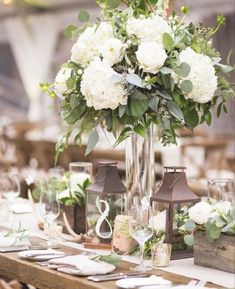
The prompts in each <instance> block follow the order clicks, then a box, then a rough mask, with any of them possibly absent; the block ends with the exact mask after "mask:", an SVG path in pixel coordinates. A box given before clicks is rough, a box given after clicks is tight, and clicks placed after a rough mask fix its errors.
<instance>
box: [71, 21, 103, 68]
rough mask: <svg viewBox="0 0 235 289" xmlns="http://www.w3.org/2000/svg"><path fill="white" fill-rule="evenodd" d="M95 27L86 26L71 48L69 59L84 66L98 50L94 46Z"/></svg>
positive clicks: (97, 53)
mask: <svg viewBox="0 0 235 289" xmlns="http://www.w3.org/2000/svg"><path fill="white" fill-rule="evenodd" d="M95 28H96V26H93V27H88V28H87V29H86V30H85V31H84V32H83V33H82V34H81V35H80V36H79V38H78V40H77V42H76V43H75V44H74V45H73V47H72V50H71V53H72V55H71V60H72V61H74V62H76V63H78V64H81V65H82V66H84V67H86V66H87V65H88V64H89V63H90V62H91V61H92V60H93V59H94V58H95V56H97V55H99V52H98V50H97V48H96V46H95V42H94V37H95Z"/></svg>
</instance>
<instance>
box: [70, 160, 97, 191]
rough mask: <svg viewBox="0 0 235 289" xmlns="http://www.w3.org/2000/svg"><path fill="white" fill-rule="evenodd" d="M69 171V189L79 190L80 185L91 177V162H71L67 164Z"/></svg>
mask: <svg viewBox="0 0 235 289" xmlns="http://www.w3.org/2000/svg"><path fill="white" fill-rule="evenodd" d="M69 172H70V191H71V192H72V193H74V192H80V191H81V188H80V186H83V183H84V182H85V181H86V180H87V179H89V180H91V178H92V163H89V162H73V163H70V164H69Z"/></svg>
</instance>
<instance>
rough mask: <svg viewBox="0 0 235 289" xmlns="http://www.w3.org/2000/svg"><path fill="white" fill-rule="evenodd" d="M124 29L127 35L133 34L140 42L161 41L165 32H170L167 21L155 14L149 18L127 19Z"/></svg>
mask: <svg viewBox="0 0 235 289" xmlns="http://www.w3.org/2000/svg"><path fill="white" fill-rule="evenodd" d="M126 30H127V34H128V35H129V36H132V35H135V36H136V37H137V38H139V39H140V40H141V41H142V42H143V41H154V40H156V41H158V42H159V43H162V36H163V34H164V33H165V32H167V33H170V34H171V32H172V31H171V28H170V26H169V25H168V23H167V21H166V20H165V19H164V18H163V17H161V16H159V15H157V14H155V15H153V16H152V17H149V18H143V19H142V18H141V19H136V18H130V19H128V21H127V26H126Z"/></svg>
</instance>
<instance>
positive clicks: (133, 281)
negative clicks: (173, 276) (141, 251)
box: [116, 275, 172, 289]
mask: <svg viewBox="0 0 235 289" xmlns="http://www.w3.org/2000/svg"><path fill="white" fill-rule="evenodd" d="M171 284H172V282H171V281H169V280H166V279H163V278H162V277H160V276H156V275H152V276H150V277H148V278H146V277H145V278H137V277H135V278H127V279H121V280H118V281H117V282H116V285H117V287H120V288H132V287H133V288H134V287H138V288H141V289H144V287H146V289H147V288H148V289H149V288H152V289H154V288H156V286H157V288H160V287H161V286H165V285H171ZM158 286H159V287H158Z"/></svg>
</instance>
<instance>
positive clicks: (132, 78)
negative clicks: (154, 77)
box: [126, 73, 145, 88]
mask: <svg viewBox="0 0 235 289" xmlns="http://www.w3.org/2000/svg"><path fill="white" fill-rule="evenodd" d="M126 81H127V82H129V83H130V84H133V85H135V86H138V87H141V88H143V87H145V83H144V81H143V80H142V79H141V78H140V77H139V75H137V74H135V73H132V74H127V76H126Z"/></svg>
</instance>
